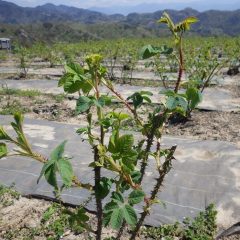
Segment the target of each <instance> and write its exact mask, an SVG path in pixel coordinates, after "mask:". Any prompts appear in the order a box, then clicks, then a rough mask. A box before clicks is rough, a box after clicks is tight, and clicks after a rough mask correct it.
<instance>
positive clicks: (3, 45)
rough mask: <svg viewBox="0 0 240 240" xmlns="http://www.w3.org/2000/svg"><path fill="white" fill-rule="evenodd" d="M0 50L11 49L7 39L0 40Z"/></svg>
mask: <svg viewBox="0 0 240 240" xmlns="http://www.w3.org/2000/svg"><path fill="white" fill-rule="evenodd" d="M0 49H8V50H10V49H11V40H10V39H9V38H0Z"/></svg>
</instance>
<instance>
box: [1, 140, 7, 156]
mask: <svg viewBox="0 0 240 240" xmlns="http://www.w3.org/2000/svg"><path fill="white" fill-rule="evenodd" d="M7 154H8V150H7V145H6V144H5V143H0V159H1V158H3V157H5V156H7Z"/></svg>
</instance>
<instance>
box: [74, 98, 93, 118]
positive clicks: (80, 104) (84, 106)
mask: <svg viewBox="0 0 240 240" xmlns="http://www.w3.org/2000/svg"><path fill="white" fill-rule="evenodd" d="M92 105H93V101H92V100H91V99H90V98H88V97H85V96H80V97H79V98H78V100H77V106H76V113H77V114H79V113H83V112H86V111H87V110H88V109H89V108H90V107H91V106H92Z"/></svg>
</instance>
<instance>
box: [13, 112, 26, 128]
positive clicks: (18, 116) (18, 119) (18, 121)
mask: <svg viewBox="0 0 240 240" xmlns="http://www.w3.org/2000/svg"><path fill="white" fill-rule="evenodd" d="M14 120H15V122H16V124H17V126H18V127H21V126H22V124H23V120H24V116H23V115H22V114H21V113H18V112H16V113H15V114H14Z"/></svg>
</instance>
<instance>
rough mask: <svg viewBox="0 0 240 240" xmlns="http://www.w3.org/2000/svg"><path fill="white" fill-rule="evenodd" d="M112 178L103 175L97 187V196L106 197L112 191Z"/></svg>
mask: <svg viewBox="0 0 240 240" xmlns="http://www.w3.org/2000/svg"><path fill="white" fill-rule="evenodd" d="M112 183H113V181H112V179H109V178H106V177H102V178H101V180H100V184H99V185H98V186H97V187H96V192H95V194H96V196H97V198H101V199H104V198H105V197H106V196H107V195H108V194H109V192H110V190H111V187H112Z"/></svg>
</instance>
